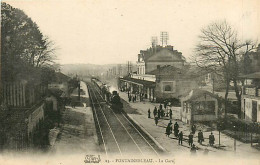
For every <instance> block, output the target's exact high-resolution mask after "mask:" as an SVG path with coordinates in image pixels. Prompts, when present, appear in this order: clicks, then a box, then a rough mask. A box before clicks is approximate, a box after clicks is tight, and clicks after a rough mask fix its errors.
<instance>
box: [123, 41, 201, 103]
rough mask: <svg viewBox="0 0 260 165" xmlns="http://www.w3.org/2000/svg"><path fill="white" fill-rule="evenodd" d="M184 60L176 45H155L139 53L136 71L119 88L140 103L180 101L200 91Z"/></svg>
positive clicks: (124, 78) (124, 79)
mask: <svg viewBox="0 0 260 165" xmlns="http://www.w3.org/2000/svg"><path fill="white" fill-rule="evenodd" d="M185 64H186V61H185V58H184V57H183V56H182V53H181V52H178V51H177V50H174V49H173V46H170V45H168V46H165V47H163V46H154V47H152V48H149V49H147V50H141V51H140V54H138V60H137V72H136V74H129V75H127V76H125V77H121V78H120V79H119V81H118V87H119V88H120V89H121V90H122V91H126V92H128V93H129V94H135V95H137V98H138V99H139V100H144V99H148V100H149V101H156V102H163V101H165V100H168V101H170V100H171V99H176V100H179V98H180V97H181V96H182V94H184V93H187V92H188V91H190V90H191V89H194V88H197V87H198V85H197V80H196V77H197V76H196V75H195V74H194V73H192V72H191V70H192V69H191V68H190V67H189V66H188V65H185Z"/></svg>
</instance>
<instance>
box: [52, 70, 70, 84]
mask: <svg viewBox="0 0 260 165" xmlns="http://www.w3.org/2000/svg"><path fill="white" fill-rule="evenodd" d="M55 79H56V81H58V82H66V81H68V80H69V79H70V77H69V76H67V75H65V74H63V73H61V72H56V73H55Z"/></svg>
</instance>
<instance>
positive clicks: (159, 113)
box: [158, 109, 161, 119]
mask: <svg viewBox="0 0 260 165" xmlns="http://www.w3.org/2000/svg"><path fill="white" fill-rule="evenodd" d="M158 118H159V119H160V118H161V110H160V109H158Z"/></svg>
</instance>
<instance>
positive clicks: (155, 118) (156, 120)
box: [154, 115, 159, 125]
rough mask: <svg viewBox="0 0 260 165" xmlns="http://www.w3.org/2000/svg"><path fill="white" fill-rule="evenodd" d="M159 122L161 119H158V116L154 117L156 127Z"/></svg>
mask: <svg viewBox="0 0 260 165" xmlns="http://www.w3.org/2000/svg"><path fill="white" fill-rule="evenodd" d="M158 120H159V118H158V116H157V115H156V116H155V117H154V121H155V125H157V124H158Z"/></svg>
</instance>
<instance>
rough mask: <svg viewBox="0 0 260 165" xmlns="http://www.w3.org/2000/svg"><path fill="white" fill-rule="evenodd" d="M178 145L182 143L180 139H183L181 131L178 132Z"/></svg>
mask: <svg viewBox="0 0 260 165" xmlns="http://www.w3.org/2000/svg"><path fill="white" fill-rule="evenodd" d="M178 136H179V145H182V140H183V133H182V131H181V132H180V133H179V135H178Z"/></svg>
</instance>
